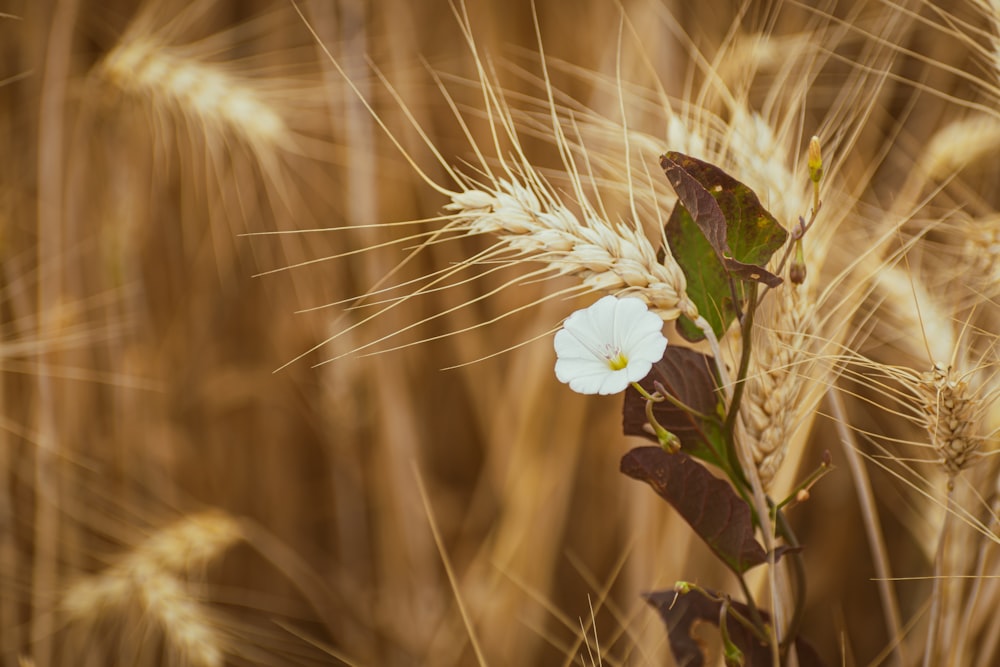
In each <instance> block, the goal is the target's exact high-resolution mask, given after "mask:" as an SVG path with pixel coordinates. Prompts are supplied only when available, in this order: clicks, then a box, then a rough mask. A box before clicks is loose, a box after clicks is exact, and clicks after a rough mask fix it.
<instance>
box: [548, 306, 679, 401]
mask: <svg viewBox="0 0 1000 667" xmlns="http://www.w3.org/2000/svg"><path fill="white" fill-rule="evenodd" d="M662 330H663V320H662V319H660V317H659V316H658V315H656V314H654V313H651V312H649V309H648V308H647V307H646V304H645V303H644V302H643V301H642V300H641V299H637V298H635V297H625V298H618V297H614V296H606V297H603V298H602V299H600V300H599V301H598V302H597V303H595V304H594V305H592V306H590V307H589V308H585V309H583V310H578V311H576V312H575V313H573V314H572V315H570V316H569V317H567V318H566V322H565V323H563V328H562V329H560V330H559V331H558V332H557V333H556V338H555V348H556V357H557V360H556V377H557V378H559V381H560V382H566V383H568V384H569V388H570V389H572V390H573V391H576V392H579V393H581V394H617V393H618V392H620V391H624V390H625V387H627V386H628V385H629V384H630V383H632V382H638V381H639V380H641V379H642V378H644V377H646V374H647V373H649V371H650V369H651V368H652V367H653V364H654V363H655V362H657V361H659V360H660V359H661V358H662V357H663V351H664V350H665V349H666V348H667V339H666V338H664V336H663V331H662Z"/></svg>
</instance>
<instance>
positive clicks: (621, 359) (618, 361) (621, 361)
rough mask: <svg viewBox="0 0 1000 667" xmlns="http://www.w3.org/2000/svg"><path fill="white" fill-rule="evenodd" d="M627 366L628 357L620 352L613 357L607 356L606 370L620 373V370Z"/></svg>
mask: <svg viewBox="0 0 1000 667" xmlns="http://www.w3.org/2000/svg"><path fill="white" fill-rule="evenodd" d="M626 366H628V357H626V356H625V355H624V354H622V353H621V352H618V353H616V354H614V355H608V368H610V369H611V370H613V371H620V370H621V369H623V368H625V367H626Z"/></svg>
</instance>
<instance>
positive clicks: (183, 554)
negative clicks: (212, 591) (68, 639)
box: [60, 511, 242, 667]
mask: <svg viewBox="0 0 1000 667" xmlns="http://www.w3.org/2000/svg"><path fill="white" fill-rule="evenodd" d="M240 539H242V532H241V530H240V528H239V525H238V523H237V522H236V521H235V520H234V519H233V518H231V517H229V516H227V515H225V514H224V513H222V512H217V511H209V512H204V513H200V514H193V515H190V516H188V517H184V518H183V519H181V520H179V521H177V522H175V523H174V524H172V525H169V526H166V527H165V528H163V529H161V530H160V531H158V532H157V533H156V534H154V535H152V536H151V537H150V538H148V539H147V540H146V541H144V542H143V543H141V544H139V545H138V546H137V547H136V548H135V549H133V550H132V551H131V552H129V553H128V554H127V555H126V556H125V557H124V558H122V559H121V560H120V561H119V562H117V563H115V564H113V565H111V566H109V567H108V568H106V569H105V570H104V571H102V572H100V573H98V574H95V575H92V576H89V577H86V578H83V579H81V580H79V581H77V582H76V583H75V584H73V585H72V586H71V587H70V588H69V589H68V590H67V591H66V592H65V593H64V594H63V596H62V599H61V601H60V608H61V609H62V611H63V612H64V613H65V614H66V615H67V616H68V617H69V618H70V619H72V620H75V621H79V622H88V623H89V622H93V621H94V620H95V618H97V617H99V616H101V615H103V614H105V613H110V612H118V613H122V612H125V611H126V610H128V609H130V605H131V604H132V603H135V602H137V603H138V604H139V605H140V607H141V608H142V610H143V612H144V613H145V615H146V617H147V618H148V619H150V620H152V621H154V622H155V624H156V626H157V627H159V628H160V630H161V631H162V633H163V636H164V638H165V640H166V643H167V645H168V646H169V647H170V648H171V649H172V650H174V651H176V652H177V653H178V654H179V655H181V656H183V657H184V658H185V660H186V661H188V662H190V663H192V664H195V665H204V666H205V667H215V665H221V664H223V662H224V660H223V656H224V652H223V648H222V646H223V640H222V638H221V637H220V636H219V634H218V632H217V631H216V629H215V628H214V627H213V625H212V623H211V617H210V614H209V613H208V610H207V609H206V608H205V606H204V605H203V604H201V603H200V602H198V601H197V600H196V599H195V598H193V596H192V594H191V593H190V592H189V591H188V589H187V587H186V586H185V584H184V582H183V581H182V580H181V579H180V578H179V577H178V576H177V575H176V574H175V572H183V571H185V570H189V569H191V568H194V567H197V566H203V565H205V564H206V563H207V562H208V561H209V560H211V559H212V558H214V557H216V556H217V555H219V554H220V553H222V552H223V551H224V550H226V549H227V548H229V547H230V546H232V545H233V544H234V543H235V542H237V541H238V540H240Z"/></svg>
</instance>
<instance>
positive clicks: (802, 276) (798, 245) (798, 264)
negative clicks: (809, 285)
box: [788, 239, 806, 285]
mask: <svg viewBox="0 0 1000 667" xmlns="http://www.w3.org/2000/svg"><path fill="white" fill-rule="evenodd" d="M788 279H789V280H791V281H792V284H793V285H801V284H802V283H804V282H805V281H806V258H805V255H803V253H802V239H799V240H797V241H796V242H795V257H794V258H793V259H792V263H791V264H789V265H788Z"/></svg>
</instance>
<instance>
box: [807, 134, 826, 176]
mask: <svg viewBox="0 0 1000 667" xmlns="http://www.w3.org/2000/svg"><path fill="white" fill-rule="evenodd" d="M808 164H809V180H810V181H812V182H813V183H819V181H820V179H821V178H823V154H822V153H821V152H820V149H819V137H813V138H812V139H810V140H809V163H808Z"/></svg>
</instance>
